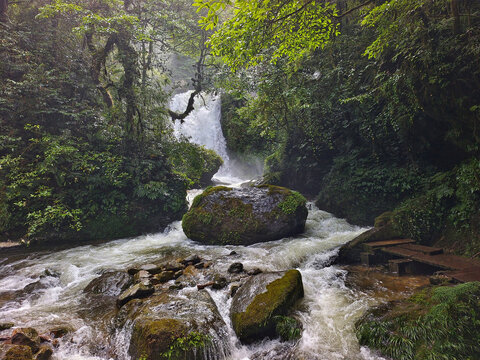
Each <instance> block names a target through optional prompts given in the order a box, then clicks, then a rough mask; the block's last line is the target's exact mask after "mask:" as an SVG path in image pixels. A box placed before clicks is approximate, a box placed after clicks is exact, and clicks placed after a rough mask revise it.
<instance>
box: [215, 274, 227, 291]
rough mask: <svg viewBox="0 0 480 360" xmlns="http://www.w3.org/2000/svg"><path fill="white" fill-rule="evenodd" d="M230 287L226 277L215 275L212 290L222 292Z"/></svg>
mask: <svg viewBox="0 0 480 360" xmlns="http://www.w3.org/2000/svg"><path fill="white" fill-rule="evenodd" d="M227 285H228V281H227V279H226V278H225V277H223V276H220V275H215V277H214V278H213V284H212V289H215V290H220V289H223V288H224V287H226V286H227Z"/></svg>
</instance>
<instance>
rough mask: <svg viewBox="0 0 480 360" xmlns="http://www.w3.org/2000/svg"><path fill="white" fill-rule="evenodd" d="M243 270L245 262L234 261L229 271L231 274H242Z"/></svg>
mask: <svg viewBox="0 0 480 360" xmlns="http://www.w3.org/2000/svg"><path fill="white" fill-rule="evenodd" d="M242 271H243V264H242V263H240V262H236V263H233V264H231V265H230V266H229V267H228V272H229V273H230V274H240V273H241V272H242Z"/></svg>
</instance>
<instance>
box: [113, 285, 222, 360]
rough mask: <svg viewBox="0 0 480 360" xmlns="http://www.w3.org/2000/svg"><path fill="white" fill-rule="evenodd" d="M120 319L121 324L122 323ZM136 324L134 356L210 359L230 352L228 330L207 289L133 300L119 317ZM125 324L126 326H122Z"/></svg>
mask: <svg viewBox="0 0 480 360" xmlns="http://www.w3.org/2000/svg"><path fill="white" fill-rule="evenodd" d="M119 322H120V323H119ZM122 322H123V324H127V323H130V324H132V325H131V326H132V327H133V330H132V337H131V341H130V347H129V353H130V355H131V356H132V359H139V358H141V357H142V356H143V357H144V358H146V359H148V360H163V359H166V358H168V359H172V360H176V359H178V360H179V359H182V360H183V359H187V360H190V359H196V360H203V359H210V357H209V354H210V355H211V354H217V355H218V358H222V359H223V358H225V357H227V355H228V352H229V348H228V333H227V327H226V325H225V322H224V321H223V319H222V317H221V315H220V313H219V312H218V309H217V306H216V305H215V302H214V301H213V300H212V298H211V297H210V295H209V293H208V292H207V291H205V290H201V291H197V290H193V291H186V292H182V294H181V295H180V294H179V293H178V291H168V292H163V293H160V294H158V295H157V294H156V295H154V296H151V297H149V298H148V299H145V300H138V299H136V300H132V301H130V302H129V303H128V304H126V305H125V306H124V307H123V308H122V309H121V310H120V313H119V315H118V316H117V324H118V325H120V326H122V324H121V323H122ZM123 326H124V325H123Z"/></svg>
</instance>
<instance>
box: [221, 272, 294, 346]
mask: <svg viewBox="0 0 480 360" xmlns="http://www.w3.org/2000/svg"><path fill="white" fill-rule="evenodd" d="M302 297H303V284H302V275H301V274H300V272H299V271H298V270H289V271H286V272H285V271H281V272H275V273H263V274H259V275H257V276H254V277H251V278H250V279H249V280H248V281H247V282H246V283H245V284H244V285H243V286H242V287H241V288H240V289H239V290H238V291H237V292H236V293H235V295H234V297H233V301H232V307H231V309H230V317H231V319H232V325H233V329H234V330H235V333H236V334H237V336H238V338H239V339H240V340H241V341H243V342H252V341H255V340H260V339H261V338H263V337H265V336H272V335H278V334H276V329H275V325H276V323H275V319H274V318H275V317H276V316H277V315H286V314H287V313H288V311H289V310H290V308H291V307H292V306H293V305H294V304H295V302H296V301H297V300H298V299H300V298H302Z"/></svg>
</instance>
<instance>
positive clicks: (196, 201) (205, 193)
mask: <svg viewBox="0 0 480 360" xmlns="http://www.w3.org/2000/svg"><path fill="white" fill-rule="evenodd" d="M231 190H233V189H232V188H229V187H227V186H209V187H207V188H206V189H205V190H204V191H203V192H202V193H201V194H199V195H197V196H195V199H193V202H192V208H196V207H198V206H199V205H200V204H201V202H202V200H203V199H204V198H205V197H206V196H208V195H211V194H214V193H216V192H220V191H231Z"/></svg>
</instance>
